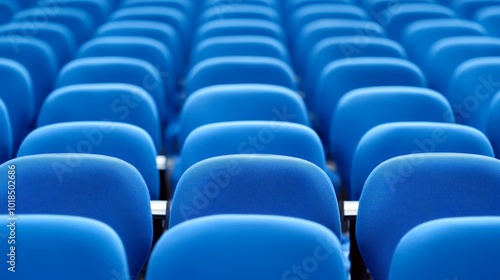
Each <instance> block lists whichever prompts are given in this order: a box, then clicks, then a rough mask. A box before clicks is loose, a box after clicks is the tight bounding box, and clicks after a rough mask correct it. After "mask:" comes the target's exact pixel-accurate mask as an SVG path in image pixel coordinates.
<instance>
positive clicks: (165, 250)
mask: <svg viewBox="0 0 500 280" xmlns="http://www.w3.org/2000/svg"><path fill="white" fill-rule="evenodd" d="M290 232H293V234H290ZM193 264H196V268H195V267H193ZM296 264H298V265H299V266H301V267H304V271H299V273H300V275H302V276H304V275H305V276H308V277H310V278H309V279H339V280H346V279H347V275H346V271H345V268H344V267H343V265H342V252H341V250H340V243H339V241H338V239H337V238H336V237H335V236H334V235H333V234H332V233H331V232H330V231H329V230H328V229H326V228H325V227H323V226H320V225H318V224H316V223H312V222H309V221H304V220H301V219H294V218H285V217H277V216H264V215H218V216H212V217H206V218H200V219H195V220H192V221H189V222H185V223H182V224H180V225H178V226H176V227H174V228H172V229H171V230H169V231H168V232H166V233H165V234H164V235H163V236H162V237H161V239H160V240H159V241H158V243H157V245H156V247H155V249H154V250H153V252H152V255H151V259H150V262H149V265H148V271H147V274H146V279H147V280H157V279H164V278H168V279H179V280H189V279H200V278H204V277H206V275H212V277H214V278H217V279H221V280H229V279H235V278H236V279H241V280H250V279H256V278H258V279H262V280H271V279H282V278H283V279H293V278H297V277H296V276H297V272H296V271H294V270H293V268H294V267H296V266H297V265H296ZM248 267H252V268H251V269H248ZM312 268H314V269H312Z"/></svg>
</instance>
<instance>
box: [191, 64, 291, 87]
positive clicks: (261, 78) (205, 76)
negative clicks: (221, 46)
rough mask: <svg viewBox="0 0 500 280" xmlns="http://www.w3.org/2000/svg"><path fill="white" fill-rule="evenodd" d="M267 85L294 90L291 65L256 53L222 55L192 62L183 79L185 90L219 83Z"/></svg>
mask: <svg viewBox="0 0 500 280" xmlns="http://www.w3.org/2000/svg"><path fill="white" fill-rule="evenodd" d="M251 83H254V84H269V85H277V86H282V87H286V88H289V89H291V90H296V89H297V84H296V81H295V75H294V73H293V71H292V68H291V67H290V65H288V64H287V63H285V62H283V61H282V60H279V59H276V58H271V57H259V56H224V57H215V58H210V59H205V60H203V61H201V62H199V63H197V64H196V65H194V66H193V67H192V68H191V70H190V71H189V73H188V75H187V76H186V79H185V93H186V95H190V94H191V93H192V92H194V91H196V90H199V89H201V88H204V87H208V86H213V85H221V84H251Z"/></svg>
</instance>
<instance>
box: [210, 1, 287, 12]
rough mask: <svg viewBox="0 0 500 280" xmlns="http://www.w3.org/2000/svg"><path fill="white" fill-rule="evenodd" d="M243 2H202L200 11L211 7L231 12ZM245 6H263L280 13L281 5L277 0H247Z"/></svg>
mask: <svg viewBox="0 0 500 280" xmlns="http://www.w3.org/2000/svg"><path fill="white" fill-rule="evenodd" d="M241 4H242V3H241V1H228V0H202V1H200V10H202V11H203V10H206V9H209V8H211V7H214V6H215V7H218V8H219V9H221V10H222V11H224V10H229V9H232V8H234V7H235V6H238V5H241ZM245 4H251V5H261V6H264V7H271V8H274V9H275V10H277V11H280V8H281V3H280V2H279V1H276V0H246V1H245Z"/></svg>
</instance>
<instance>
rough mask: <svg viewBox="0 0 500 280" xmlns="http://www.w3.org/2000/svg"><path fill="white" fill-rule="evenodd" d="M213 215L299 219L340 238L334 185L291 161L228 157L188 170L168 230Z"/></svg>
mask: <svg viewBox="0 0 500 280" xmlns="http://www.w3.org/2000/svg"><path fill="white" fill-rule="evenodd" d="M292 201H293V203H291V202H292ZM217 214H260V215H280V216H288V217H294V218H301V219H306V220H310V221H313V222H317V223H319V224H321V225H324V226H325V227H327V228H328V229H329V230H330V231H331V232H332V233H334V234H335V235H336V236H337V237H338V238H340V235H341V229H340V216H339V212H338V205H337V198H336V196H335V190H334V188H333V186H332V182H331V181H330V179H329V178H328V176H327V175H326V173H325V172H324V171H323V170H322V169H321V168H319V167H318V166H317V165H315V164H313V163H311V162H309V161H305V160H303V159H299V158H294V157H287V156H278V155H226V156H219V157H213V158H209V159H206V160H203V161H200V162H198V163H197V164H195V165H193V166H191V167H190V168H189V169H188V170H186V172H184V174H183V175H182V177H181V179H180V180H179V184H177V188H176V190H175V193H174V197H173V199H172V207H171V210H170V218H169V227H170V228H172V227H175V226H177V225H178V224H180V223H182V222H185V221H187V220H191V219H196V218H199V217H204V216H210V215H217Z"/></svg>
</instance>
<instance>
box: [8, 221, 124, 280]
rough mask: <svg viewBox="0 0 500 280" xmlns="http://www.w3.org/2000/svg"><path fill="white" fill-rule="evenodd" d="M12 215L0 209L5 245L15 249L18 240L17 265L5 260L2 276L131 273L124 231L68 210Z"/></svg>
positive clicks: (78, 277)
mask: <svg viewBox="0 0 500 280" xmlns="http://www.w3.org/2000/svg"><path fill="white" fill-rule="evenodd" d="M9 218H12V217H10V216H9V215H0V220H2V225H3V226H2V227H1V228H0V236H2V235H3V236H5V240H4V239H2V240H4V242H1V243H0V250H2V251H3V252H5V254H6V255H7V254H12V253H11V248H10V246H12V245H13V246H14V248H15V250H14V251H13V252H14V254H15V256H14V262H13V265H14V266H11V264H7V265H4V269H2V270H1V271H0V277H2V279H12V280H21V279H37V278H44V279H75V280H87V279H108V278H109V279H112V278H114V277H116V276H118V275H119V276H121V277H128V275H129V269H128V265H127V256H126V253H125V249H124V247H123V243H122V241H121V240H120V237H119V236H118V235H117V234H116V232H115V231H114V230H113V229H112V228H111V227H109V226H108V225H106V224H104V223H102V222H99V221H97V220H93V219H88V218H82V217H75V216H63V215H19V216H16V217H15V218H17V220H14V221H12V220H9ZM11 222H13V223H14V226H12V229H13V230H14V231H15V236H14V239H10V240H9V241H12V240H15V243H12V244H10V245H9V244H8V241H7V236H10V233H11V228H10V227H9V226H11ZM5 225H8V226H5ZM4 259H5V260H10V257H6V258H4ZM54 262H57V267H58V268H57V269H54ZM11 267H12V270H8V269H9V268H11ZM13 271H15V272H13Z"/></svg>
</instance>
